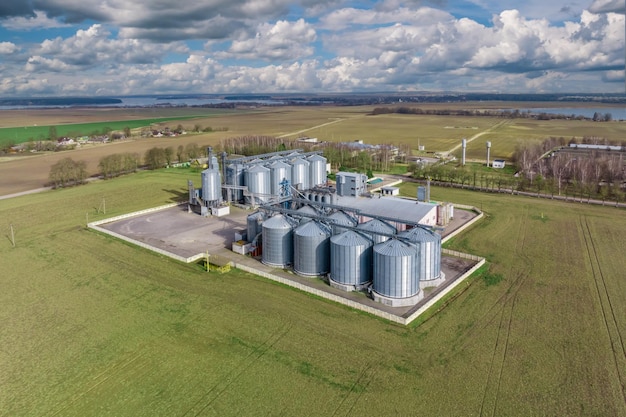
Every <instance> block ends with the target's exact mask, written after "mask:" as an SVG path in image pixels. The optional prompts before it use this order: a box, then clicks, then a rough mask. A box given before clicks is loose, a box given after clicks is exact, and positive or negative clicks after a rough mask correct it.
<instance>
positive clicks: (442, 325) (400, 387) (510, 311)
mask: <svg viewBox="0 0 626 417" xmlns="http://www.w3.org/2000/svg"><path fill="white" fill-rule="evenodd" d="M187 178H189V173H188V172H186V171H184V170H180V171H179V170H169V171H158V172H142V173H138V174H135V175H131V176H127V177H122V178H119V179H116V180H112V181H102V182H96V183H91V184H88V185H85V186H82V187H78V188H73V189H65V190H58V191H51V192H45V193H40V194H34V195H30V196H24V197H19V198H14V199H9V200H1V201H0V219H2V222H1V224H0V268H1V270H2V271H3V272H2V274H0V285H1V286H2V291H0V306H1V307H0V320H1V323H2V326H0V340H1V341H2V345H1V348H0V369H2V372H0V415H2V416H11V417H13V416H42V415H49V416H52V415H59V416H61V415H62V416H87V415H111V416H155V415H163V416H196V415H200V416H204V415H214V416H235V415H237V416H241V415H285V416H293V415H307V416H328V415H337V416H339V415H341V416H346V415H353V416H369V415H371V416H383V415H384V416H386V415H403V416H404V415H406V416H414V415H440V416H467V415H485V416H503V415H506V416H529V415H567V416H575V415H580V416H589V415H598V416H608V415H610V416H625V415H626V405H625V401H624V395H625V394H624V391H623V382H624V381H626V356H625V353H624V352H625V351H624V349H625V346H624V343H623V339H622V338H623V336H624V334H623V333H624V329H626V288H625V287H626V282H625V281H624V280H623V271H624V257H623V251H624V243H623V236H624V233H626V216H624V211H623V210H617V209H614V208H610V207H590V206H587V205H582V204H572V203H569V204H567V203H559V202H554V201H549V200H539V199H532V198H524V197H515V196H506V195H491V194H481V193H475V192H467V191H462V190H454V189H452V190H450V189H439V188H434V189H433V190H432V197H433V198H435V199H443V200H449V201H454V202H459V203H465V204H473V205H476V206H478V207H482V208H483V210H484V211H485V213H486V219H485V220H484V221H482V222H481V223H479V224H477V225H476V226H474V227H473V228H472V229H471V230H469V231H468V232H466V233H465V234H463V235H461V236H458V237H456V238H455V239H454V241H453V242H451V244H450V246H451V247H453V248H456V249H460V250H464V251H468V252H472V253H475V254H478V255H482V256H486V257H487V258H488V260H489V262H490V268H491V272H492V273H494V274H502V276H503V279H502V280H501V281H500V282H495V281H491V280H483V279H481V278H474V279H470V280H469V281H468V284H469V285H468V286H463V291H462V292H459V294H458V296H457V297H456V299H454V300H453V301H452V302H451V303H450V304H449V305H448V306H447V307H446V308H445V309H444V310H442V311H440V312H438V313H437V314H435V315H434V316H433V317H432V318H431V319H429V320H427V321H425V322H422V323H419V324H416V325H414V326H410V327H402V326H399V325H395V324H391V323H388V322H385V321H383V320H381V319H377V318H374V317H371V316H368V315H366V314H363V313H358V312H355V311H353V310H351V309H349V308H347V307H344V306H340V305H337V304H334V303H332V302H329V301H325V300H321V299H318V298H315V297H312V296H309V295H307V294H304V293H301V292H298V291H295V290H293V289H289V288H285V287H283V286H281V285H277V284H275V283H272V282H270V281H266V280H264V279H260V278H258V277H255V276H252V275H249V274H245V273H241V272H238V271H232V272H231V273H229V274H224V275H220V274H215V273H207V272H204V271H203V270H202V269H201V267H200V266H198V265H193V264H192V265H183V264H179V263H177V262H174V261H172V260H170V259H167V258H165V257H162V256H159V255H156V254H153V253H151V252H148V251H145V250H141V249H138V248H135V247H133V246H131V245H128V244H126V243H124V242H121V241H118V240H115V239H112V238H110V237H108V236H104V235H101V234H98V233H96V232H93V231H90V230H87V229H86V228H85V222H86V218H87V215H88V216H89V220H96V219H99V218H103V217H104V215H103V214H102V213H100V214H97V210H96V209H97V208H98V207H99V206H100V203H101V201H102V199H103V198H106V208H107V213H106V216H107V217H109V216H114V215H117V214H121V213H125V212H129V211H133V210H138V209H142V208H147V207H152V206H156V205H160V204H164V203H169V202H172V201H178V200H180V199H181V198H184V195H185V194H186V190H185V185H186V179H187ZM190 179H195V177H192V178H190ZM402 191H403V192H404V193H406V194H407V195H411V196H412V195H415V185H414V184H408V185H403V186H402ZM10 224H12V225H13V228H14V231H15V241H16V247H15V248H13V247H12V244H11V239H10V231H9V230H10V229H9V225H10ZM620 384H621V385H620Z"/></svg>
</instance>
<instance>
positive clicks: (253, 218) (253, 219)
mask: <svg viewBox="0 0 626 417" xmlns="http://www.w3.org/2000/svg"><path fill="white" fill-rule="evenodd" d="M264 220H265V213H263V212H261V211H257V212H254V213H252V214H250V215H248V217H247V219H246V230H247V234H248V242H252V241H253V240H254V238H255V237H256V236H257V235H258V234H259V233H261V232H263V221H264Z"/></svg>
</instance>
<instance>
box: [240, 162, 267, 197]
mask: <svg viewBox="0 0 626 417" xmlns="http://www.w3.org/2000/svg"><path fill="white" fill-rule="evenodd" d="M246 185H247V186H248V191H250V192H251V193H254V194H265V195H261V196H258V197H257V196H256V195H255V196H254V198H255V200H256V202H261V203H265V202H267V201H268V197H267V195H270V194H271V193H272V190H271V181H270V170H269V168H266V167H264V166H262V165H252V166H250V167H248V169H247V170H246Z"/></svg>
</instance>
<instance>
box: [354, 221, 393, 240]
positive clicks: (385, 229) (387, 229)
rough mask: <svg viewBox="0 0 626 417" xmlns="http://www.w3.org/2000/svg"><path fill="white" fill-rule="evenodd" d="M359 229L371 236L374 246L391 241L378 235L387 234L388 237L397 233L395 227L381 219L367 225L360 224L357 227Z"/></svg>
mask: <svg viewBox="0 0 626 417" xmlns="http://www.w3.org/2000/svg"><path fill="white" fill-rule="evenodd" d="M357 228H358V229H359V230H360V231H362V232H363V233H366V234H367V235H369V236H370V237H371V238H372V240H373V241H374V244H377V243H382V242H385V241H387V240H389V238H388V237H386V236H383V235H380V234H378V233H385V234H388V235H393V234H395V233H396V228H395V227H393V226H392V225H390V224H389V223H385V222H384V221H382V220H379V219H372V220H370V221H367V222H365V223H359V224H358V225H357Z"/></svg>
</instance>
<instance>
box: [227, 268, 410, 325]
mask: <svg viewBox="0 0 626 417" xmlns="http://www.w3.org/2000/svg"><path fill="white" fill-rule="evenodd" d="M234 266H235V268H237V269H241V270H242V271H246V272H249V273H251V274H254V275H258V276H260V277H263V278H267V279H270V280H272V281H275V282H279V283H281V284H284V285H287V286H289V287H293V288H297V289H299V290H301V291H304V292H307V293H309V294H313V295H317V296H318V297H322V298H325V299H327V300H330V301H334V302H336V303H340V304H343V305H346V306H348V307H351V308H354V309H356V310H361V311H365V312H366V313H370V314H372V315H374V316H378V317H382V318H384V319H386V320H389V321H393V322H395V323H399V324H406V322H405V319H403V318H402V317H400V316H396V315H395V314H391V313H387V312H385V311H381V310H378V309H376V308H374V307H370V306H366V305H364V304H361V303H357V302H356V301H352V300H348V299H347V298H343V297H340V296H338V295H335V294H331V293H328V292H326V291H322V290H318V289H317V288H312V287H309V286H307V285H304V284H301V283H299V282H296V281H291V280H290V279H287V278H283V277H279V276H277V275H274V274H270V273H267V272H263V271H259V270H257V269H254V268H251V267H249V266H247V265H243V264H239V263H237V262H235V263H234Z"/></svg>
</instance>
